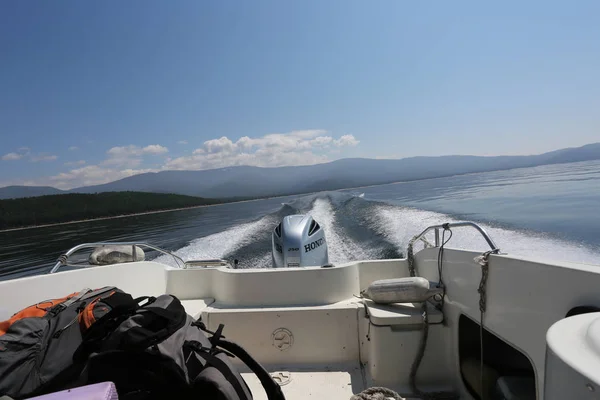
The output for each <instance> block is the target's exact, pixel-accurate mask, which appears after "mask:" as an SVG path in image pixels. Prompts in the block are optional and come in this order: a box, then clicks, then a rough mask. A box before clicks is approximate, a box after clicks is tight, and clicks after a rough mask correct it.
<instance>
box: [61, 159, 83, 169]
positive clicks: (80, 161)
mask: <svg viewBox="0 0 600 400" xmlns="http://www.w3.org/2000/svg"><path fill="white" fill-rule="evenodd" d="M64 165H66V166H67V167H75V166H79V165H85V160H79V161H69V162H66V163H64Z"/></svg>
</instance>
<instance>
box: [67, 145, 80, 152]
mask: <svg viewBox="0 0 600 400" xmlns="http://www.w3.org/2000/svg"><path fill="white" fill-rule="evenodd" d="M75 150H79V147H77V146H70V147H69V151H75Z"/></svg>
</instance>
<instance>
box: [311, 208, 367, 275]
mask: <svg viewBox="0 0 600 400" xmlns="http://www.w3.org/2000/svg"><path fill="white" fill-rule="evenodd" d="M308 214H310V215H312V217H313V218H314V219H315V220H316V221H318V222H319V225H321V227H322V228H323V229H324V230H325V238H326V240H327V252H328V254H329V262H331V263H334V264H336V263H344V262H347V261H355V260H366V259H369V258H373V257H374V255H373V254H369V251H368V250H369V249H366V248H364V247H362V246H360V244H359V243H356V242H354V241H353V240H352V239H350V238H348V237H347V236H346V235H345V234H344V232H340V231H339V229H338V227H337V225H336V224H335V211H334V209H333V207H332V205H331V203H330V201H329V200H327V199H317V200H315V202H314V204H313V208H312V209H311V210H310V211H309V212H308Z"/></svg>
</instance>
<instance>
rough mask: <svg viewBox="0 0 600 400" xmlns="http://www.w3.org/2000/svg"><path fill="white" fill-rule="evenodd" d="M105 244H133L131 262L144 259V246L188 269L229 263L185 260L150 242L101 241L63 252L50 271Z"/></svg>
mask: <svg viewBox="0 0 600 400" xmlns="http://www.w3.org/2000/svg"><path fill="white" fill-rule="evenodd" d="M104 246H131V254H132V261H131V262H135V261H142V260H138V259H137V252H136V247H144V248H147V249H151V250H154V251H157V252H159V253H161V254H164V255H167V256H171V257H173V259H174V260H175V263H176V264H177V266H178V267H180V268H182V269H186V268H187V267H199V266H205V267H215V266H225V265H228V262H227V261H226V260H222V259H210V260H190V261H184V260H183V259H182V258H181V257H179V256H177V255H175V254H173V253H172V252H170V251H168V250H165V249H161V248H160V247H156V246H154V245H151V244H148V243H137V242H101V243H83V244H80V245H77V246H75V247H73V248H71V249H70V250H69V251H67V252H66V253H65V254H62V255H61V256H60V257H58V260H57V262H56V264H55V265H54V267H53V268H52V269H51V270H50V272H49V273H50V274H53V273H55V272H57V271H58V269H59V268H60V267H64V266H69V257H70V256H72V255H73V254H74V253H76V252H78V251H79V250H82V249H89V248H94V249H95V248H97V247H104ZM77 266H82V265H77ZM87 266H90V264H87Z"/></svg>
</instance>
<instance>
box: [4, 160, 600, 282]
mask: <svg viewBox="0 0 600 400" xmlns="http://www.w3.org/2000/svg"><path fill="white" fill-rule="evenodd" d="M294 213H310V214H312V215H313V217H314V218H315V219H316V220H317V221H318V222H319V223H320V224H321V226H323V228H324V229H325V234H326V238H327V242H328V246H329V255H330V261H331V262H333V263H340V262H344V261H350V260H359V259H365V258H391V257H399V256H402V255H404V254H405V251H406V245H407V243H408V241H409V240H410V238H411V237H412V236H414V235H415V234H417V233H419V232H420V231H422V230H423V229H424V228H426V227H427V226H429V225H433V224H439V223H444V222H451V221H457V220H470V221H475V222H479V223H481V224H482V225H483V226H484V228H485V229H486V230H487V231H488V232H489V233H490V235H491V236H492V238H493V239H494V240H495V241H496V243H497V244H498V246H499V247H500V248H501V250H502V252H504V253H509V254H515V255H519V256H525V257H541V258H549V259H553V260H563V261H574V262H580V263H588V264H597V265H600V161H592V162H581V163H572V164H560V165H550V166H543V167H535V168H521V169H514V170H508V171H498V172H488V173H478V174H469V175H461V176H455V177H450V178H440V179H428V180H422V181H415V182H406V183H397V184H390V185H381V186H372V187H365V188H360V189H350V190H343V191H337V192H324V193H319V194H312V195H304V196H289V197H282V198H273V199H267V200H257V201H252V202H245V203H237V204H225V205H220V206H213V207H204V208H197V209H192V210H184V211H175V212H167V213H160V214H150V215H142V216H134V217H126V218H119V219H111V220H102V221H96V222H85V223H78V224H68V225H61V226H53V227H46V228H35V229H26V230H20V231H11V232H0V279H10V278H14V277H17V276H26V275H33V274H40V273H45V272H47V271H48V270H49V269H50V268H51V266H52V265H53V263H54V262H55V261H56V258H57V257H58V256H59V255H60V254H62V253H63V252H65V251H66V250H68V249H69V248H71V247H73V246H75V245H77V244H80V243H85V242H100V241H144V242H148V243H152V244H155V245H157V246H159V247H163V248H165V249H168V250H173V251H176V253H177V254H179V255H180V256H182V257H183V258H184V259H198V258H214V257H222V258H226V259H229V260H233V259H238V260H239V262H240V264H239V266H240V267H242V268H249V267H264V266H268V265H270V251H271V231H272V229H273V228H274V227H275V225H276V224H277V222H279V220H280V219H281V218H282V217H283V216H285V215H290V214H294ZM447 246H448V247H454V248H465V249H473V250H485V249H486V245H485V242H484V241H483V239H482V238H481V237H480V236H479V235H478V234H477V233H475V232H474V231H471V230H465V229H455V230H454V235H453V237H452V239H451V242H450V243H448V245H447ZM149 256H150V257H153V255H152V254H149ZM161 261H165V262H170V260H168V259H166V258H161Z"/></svg>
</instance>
